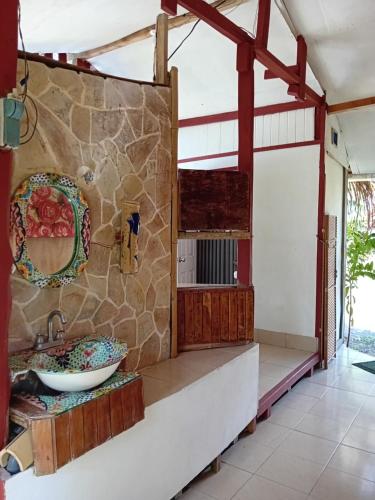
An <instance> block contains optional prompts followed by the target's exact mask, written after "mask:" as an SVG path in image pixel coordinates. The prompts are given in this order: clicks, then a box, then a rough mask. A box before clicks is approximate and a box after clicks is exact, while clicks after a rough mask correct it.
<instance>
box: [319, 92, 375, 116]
mask: <svg viewBox="0 0 375 500" xmlns="http://www.w3.org/2000/svg"><path fill="white" fill-rule="evenodd" d="M374 105H375V96H374V97H365V98H363V99H355V100H354V101H346V102H339V103H338V104H331V105H329V106H328V108H327V111H328V114H329V115H332V114H337V113H344V112H345V111H353V110H355V109H359V108H364V107H368V106H374Z"/></svg>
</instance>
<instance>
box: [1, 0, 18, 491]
mask: <svg viewBox="0 0 375 500" xmlns="http://www.w3.org/2000/svg"><path fill="white" fill-rule="evenodd" d="M17 44H18V0H7V1H2V2H0V97H4V96H6V95H7V94H8V92H10V91H11V90H12V89H13V88H14V87H15V86H16V72H17ZM11 172H12V152H11V151H7V150H4V149H0V240H1V246H0V263H1V265H0V446H1V447H2V445H3V444H4V441H5V439H6V434H7V428H8V405H9V373H8V323H9V315H10V303H11V297H10V290H9V274H10V269H11V264H12V257H11V252H10V247H9V243H8V242H9V197H10V181H11ZM0 498H1V489H0Z"/></svg>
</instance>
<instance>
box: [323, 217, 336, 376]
mask: <svg viewBox="0 0 375 500" xmlns="http://www.w3.org/2000/svg"><path fill="white" fill-rule="evenodd" d="M336 243H337V217H336V216H335V215H325V216H324V275H323V276H324V295H323V339H322V350H323V352H322V360H323V364H324V367H325V368H327V367H328V363H329V361H330V360H331V359H332V358H333V357H335V356H336V251H337V249H336Z"/></svg>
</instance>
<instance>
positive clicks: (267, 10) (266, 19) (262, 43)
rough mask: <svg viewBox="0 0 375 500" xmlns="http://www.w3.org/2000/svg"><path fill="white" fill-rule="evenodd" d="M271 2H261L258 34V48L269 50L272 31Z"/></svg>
mask: <svg viewBox="0 0 375 500" xmlns="http://www.w3.org/2000/svg"><path fill="white" fill-rule="evenodd" d="M270 14H271V0H259V3H258V23H257V33H256V45H257V47H263V48H264V49H266V48H267V44H268V33H269V30H270Z"/></svg>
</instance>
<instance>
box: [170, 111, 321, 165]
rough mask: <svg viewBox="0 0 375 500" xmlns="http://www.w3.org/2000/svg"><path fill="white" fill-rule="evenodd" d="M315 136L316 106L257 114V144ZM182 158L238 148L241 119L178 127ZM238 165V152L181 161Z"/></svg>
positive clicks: (298, 139)
mask: <svg viewBox="0 0 375 500" xmlns="http://www.w3.org/2000/svg"><path fill="white" fill-rule="evenodd" d="M313 139H314V109H313V108H308V109H298V110H296V111H287V112H284V113H274V114H272V115H266V116H257V117H256V118H255V123H254V147H255V148H261V147H266V146H275V145H279V144H289V143H293V142H300V141H311V140H313ZM178 142H179V151H178V158H179V160H181V159H184V158H192V157H195V156H205V155H210V154H217V153H226V152H233V151H237V150H238V122H237V120H231V121H227V122H220V123H210V124H207V125H197V126H194V127H183V128H180V130H179V141H178ZM234 165H237V156H236V155H235V156H234V157H225V158H217V159H214V160H205V162H204V164H202V162H198V165H194V164H192V163H182V164H181V165H180V167H182V168H204V169H208V168H221V167H223V166H234Z"/></svg>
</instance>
